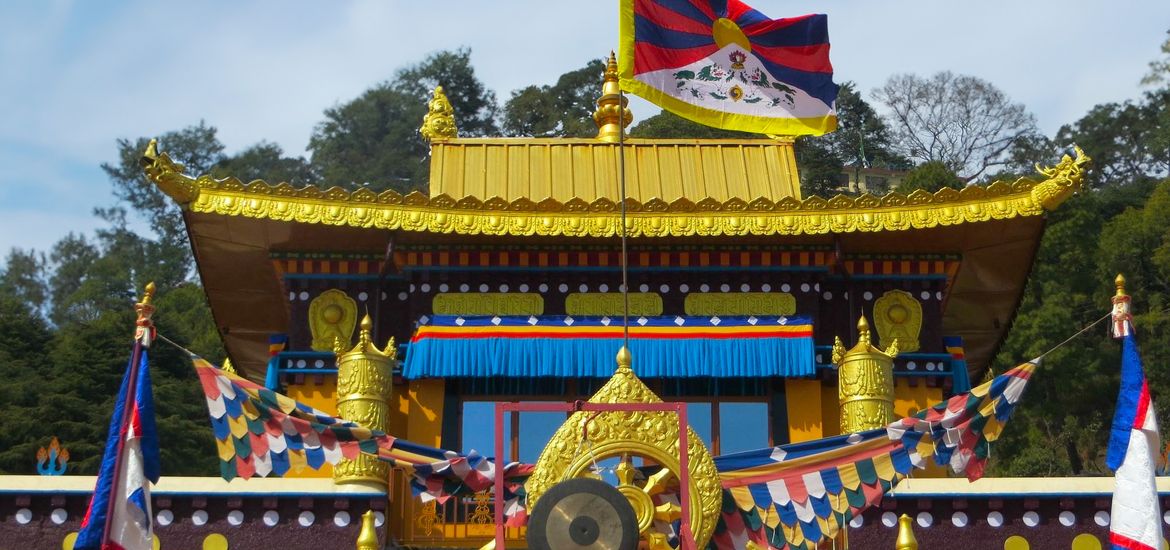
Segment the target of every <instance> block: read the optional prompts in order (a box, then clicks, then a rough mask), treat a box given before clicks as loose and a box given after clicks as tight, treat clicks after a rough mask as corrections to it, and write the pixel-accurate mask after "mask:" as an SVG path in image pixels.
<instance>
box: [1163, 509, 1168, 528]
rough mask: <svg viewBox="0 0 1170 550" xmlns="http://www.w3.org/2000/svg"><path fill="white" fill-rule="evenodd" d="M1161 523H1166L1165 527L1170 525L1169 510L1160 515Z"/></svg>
mask: <svg viewBox="0 0 1170 550" xmlns="http://www.w3.org/2000/svg"><path fill="white" fill-rule="evenodd" d="M1162 521H1164V522H1166V525H1170V510H1166V512H1165V513H1163V514H1162Z"/></svg>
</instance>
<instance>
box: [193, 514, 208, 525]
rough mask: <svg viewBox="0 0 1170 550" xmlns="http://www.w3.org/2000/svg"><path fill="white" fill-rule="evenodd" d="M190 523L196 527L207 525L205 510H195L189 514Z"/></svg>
mask: <svg viewBox="0 0 1170 550" xmlns="http://www.w3.org/2000/svg"><path fill="white" fill-rule="evenodd" d="M191 523H193V524H195V525H196V526H199V525H207V510H195V511H194V512H192V513H191Z"/></svg>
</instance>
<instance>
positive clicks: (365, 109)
mask: <svg viewBox="0 0 1170 550" xmlns="http://www.w3.org/2000/svg"><path fill="white" fill-rule="evenodd" d="M439 85H441V86H443V90H444V92H445V93H446V94H447V98H448V99H449V100H450V101H451V106H452V107H453V108H454V110H455V124H456V126H457V127H458V128H459V133H460V135H462V136H484V135H491V134H494V133H496V132H497V131H498V130H497V127H496V117H497V115H498V111H499V106H498V105H497V104H496V96H495V93H494V92H491V91H489V90H487V89H486V88H485V87H484V85H483V83H482V82H480V80H479V79H478V78H477V77H476V76H475V69H473V68H472V67H471V50H469V49H467V48H463V49H460V50H457V51H454V52H450V51H443V52H438V53H435V54H432V55H430V56H428V57H427V58H426V59H425V60H423V62H422V63H419V64H417V65H413V66H410V67H406V68H403V69H400V70H399V71H398V72H397V73H396V74H395V76H394V78H392V79H391V80H388V81H386V82H382V83H380V84H378V85H376V86H374V87H373V88H370V89H369V90H366V92H365V93H363V94H362V95H361V96H360V97H358V98H357V99H354V100H352V101H350V102H349V103H346V104H343V105H338V106H335V107H332V108H330V109H327V110H326V111H325V120H324V121H323V122H321V123H320V124H318V125H317V126H316V128H314V129H313V135H312V137H311V138H310V139H309V150H310V151H312V153H313V168H314V170H315V172H316V173H317V174H320V176H321V177H322V179H323V180H324V181H326V182H328V183H329V184H333V185H342V186H348V187H350V188H355V187H358V186H362V185H368V186H369V187H370V188H371V189H373V190H376V191H381V190H385V189H394V190H396V191H399V192H402V193H407V192H410V191H414V190H425V189H426V186H427V183H428V174H429V171H430V165H429V164H428V162H429V156H430V148H429V147H428V146H427V143H426V142H425V141H424V140H423V138H422V136H420V135H419V133H418V129H419V127H420V126H421V125H422V120H423V115H424V114H426V108H427V101H428V100H430V98H431V95H432V93H433V91H434V89H435V86H439Z"/></svg>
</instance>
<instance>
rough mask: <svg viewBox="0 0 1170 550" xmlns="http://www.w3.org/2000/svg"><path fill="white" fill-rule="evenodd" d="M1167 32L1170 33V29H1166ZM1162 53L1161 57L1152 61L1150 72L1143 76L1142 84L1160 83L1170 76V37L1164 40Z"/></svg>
mask: <svg viewBox="0 0 1170 550" xmlns="http://www.w3.org/2000/svg"><path fill="white" fill-rule="evenodd" d="M1166 34H1167V35H1170V31H1166ZM1161 53H1162V58H1161V59H1155V60H1153V61H1151V62H1150V72H1149V73H1146V76H1144V77H1142V84H1147V85H1149V84H1160V83H1161V82H1162V81H1164V80H1166V79H1167V78H1168V77H1170V37H1167V38H1166V41H1165V42H1162V48H1161Z"/></svg>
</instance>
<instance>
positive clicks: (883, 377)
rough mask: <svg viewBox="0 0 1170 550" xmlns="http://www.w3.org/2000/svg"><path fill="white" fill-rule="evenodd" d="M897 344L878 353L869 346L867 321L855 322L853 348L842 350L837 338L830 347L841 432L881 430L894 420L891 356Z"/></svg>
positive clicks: (896, 349)
mask: <svg viewBox="0 0 1170 550" xmlns="http://www.w3.org/2000/svg"><path fill="white" fill-rule="evenodd" d="M896 355H898V342H897V340H894V342H893V343H891V344H890V347H888V348H886V350H885V351H882V350H880V349H878V348H875V347H874V346H873V345H872V344H871V343H870V331H869V322H868V321H866V320H865V316H864V315H862V316H861V320H860V321H858V322H857V345H855V346H853V348H852V349H850V350H849V351H845V345H844V344H842V343H841V338H840V337H837V341H836V342H835V343H834V344H833V364H834V365H837V367H838V371H837V374H838V382H837V388H838V389H837V396H838V399H839V401H840V404H841V433H842V434H850V433H857V432H862V431H865V430H872V429H874V428H881V427H883V426H885V425H887V424H889V423H890V422H893V420H894V357H895V356H896Z"/></svg>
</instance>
